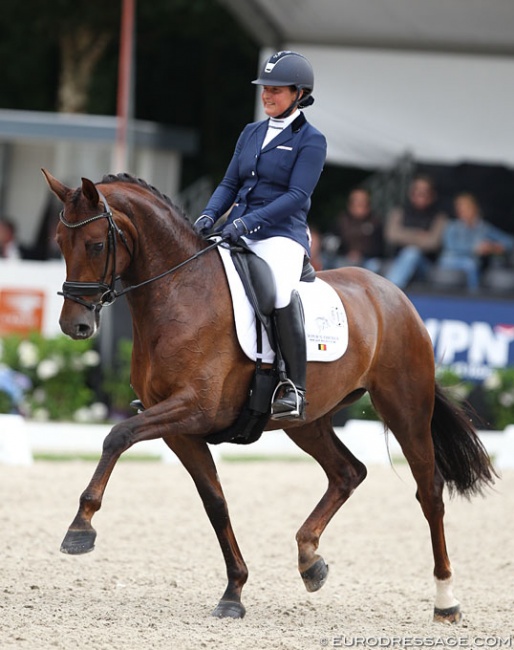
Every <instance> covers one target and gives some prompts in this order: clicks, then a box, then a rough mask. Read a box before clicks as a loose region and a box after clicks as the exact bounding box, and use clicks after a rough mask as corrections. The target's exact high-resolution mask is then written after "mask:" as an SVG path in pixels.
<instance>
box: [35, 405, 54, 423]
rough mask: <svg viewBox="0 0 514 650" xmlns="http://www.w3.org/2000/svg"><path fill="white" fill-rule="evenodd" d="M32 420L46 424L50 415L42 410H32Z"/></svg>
mask: <svg viewBox="0 0 514 650" xmlns="http://www.w3.org/2000/svg"><path fill="white" fill-rule="evenodd" d="M32 419H33V420H37V421H38V422H46V421H47V420H49V419H50V413H49V412H48V411H47V410H46V409H44V408H40V409H34V411H33V412H32Z"/></svg>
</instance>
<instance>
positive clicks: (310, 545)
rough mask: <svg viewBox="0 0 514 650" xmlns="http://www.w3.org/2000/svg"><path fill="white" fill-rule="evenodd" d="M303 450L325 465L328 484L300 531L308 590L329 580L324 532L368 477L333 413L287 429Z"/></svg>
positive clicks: (298, 537) (298, 538)
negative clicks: (334, 424)
mask: <svg viewBox="0 0 514 650" xmlns="http://www.w3.org/2000/svg"><path fill="white" fill-rule="evenodd" d="M286 433H287V435H288V436H289V437H290V438H291V440H293V442H295V443H296V444H297V445H298V446H299V447H300V448H301V449H303V451H305V452H306V453H308V454H309V455H310V456H312V457H313V458H314V459H315V460H316V461H318V463H319V464H320V465H321V467H322V468H323V470H324V471H325V474H326V475H327V478H328V487H327V490H326V492H325V494H324V495H323V497H322V498H321V500H320V502H319V503H318V505H317V506H316V507H315V508H314V510H313V511H312V513H311V514H310V515H309V517H308V518H307V519H306V521H305V523H304V524H303V525H302V527H301V528H300V530H299V531H298V533H297V534H296V541H297V544H298V569H299V571H300V575H301V576H302V579H303V581H304V584H305V587H306V589H307V591H317V590H318V589H320V588H321V587H322V586H323V585H324V584H325V582H326V579H327V575H328V566H327V565H326V564H325V561H324V560H323V558H322V557H321V556H320V555H318V554H317V552H316V551H317V549H318V546H319V540H320V537H321V534H322V533H323V531H324V530H325V528H326V527H327V525H328V523H329V521H330V520H331V519H332V517H333V516H334V515H335V513H336V512H337V511H338V510H339V508H340V507H341V506H342V505H343V503H344V502H345V501H346V500H347V499H348V497H349V496H350V495H351V494H352V492H353V491H354V490H355V488H356V487H357V486H358V485H359V484H360V483H361V482H362V481H363V480H364V479H365V477H366V467H365V466H364V465H363V464H362V463H361V462H360V461H359V460H357V458H355V456H353V455H352V454H351V453H350V451H349V450H348V449H347V448H346V447H345V446H344V445H343V443H342V442H341V441H340V440H339V438H338V437H337V436H336V434H335V433H334V430H333V428H332V423H331V416H324V417H323V418H320V419H319V420H316V421H314V422H311V423H309V424H306V425H303V426H300V427H295V428H292V429H290V430H286Z"/></svg>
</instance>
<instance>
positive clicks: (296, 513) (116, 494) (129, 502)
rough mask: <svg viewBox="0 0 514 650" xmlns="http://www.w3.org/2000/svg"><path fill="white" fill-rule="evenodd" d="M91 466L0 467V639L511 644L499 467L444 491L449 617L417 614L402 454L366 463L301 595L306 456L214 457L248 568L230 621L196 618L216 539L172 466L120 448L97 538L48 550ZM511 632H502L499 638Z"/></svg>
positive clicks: (411, 512) (211, 597)
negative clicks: (489, 478)
mask: <svg viewBox="0 0 514 650" xmlns="http://www.w3.org/2000/svg"><path fill="white" fill-rule="evenodd" d="M93 469H94V465H93V464H92V463H89V462H84V461H76V462H61V463H58V462H37V463H35V464H34V466H32V467H29V468H15V467H6V466H1V467H0V521H1V528H0V539H1V543H2V569H1V587H0V648H1V650H7V649H12V648H16V649H20V650H21V649H30V650H60V649H65V650H71V649H75V648H78V649H82V648H90V649H92V650H99V649H102V650H103V649H105V650H118V649H119V650H121V649H123V650H132V649H133V650H136V649H137V650H141V649H145V650H146V649H147V648H148V649H155V650H161V649H162V650H164V649H166V650H170V649H172V650H174V649H177V650H193V649H195V650H197V649H199V648H200V649H201V648H223V649H225V648H226V649H227V650H229V649H230V650H232V649H234V650H235V649H238V650H239V649H241V648H245V649H255V650H257V649H258V650H267V649H268V648H269V649H271V648H287V649H290V650H311V649H315V648H320V647H391V648H398V647H420V646H421V645H422V644H423V645H424V646H425V647H429V646H432V647H514V637H513V635H514V623H513V621H514V566H513V565H514V560H513V558H514V526H513V523H512V513H513V512H514V471H512V470H509V471H506V472H505V473H504V476H503V479H502V480H501V481H499V482H498V483H497V487H496V491H495V492H489V493H488V495H487V497H486V498H477V499H474V500H473V501H471V502H468V501H466V500H462V499H453V500H451V501H449V500H448V499H446V504H447V510H446V512H447V514H446V532H447V542H448V547H449V553H450V558H451V559H452V563H453V567H454V569H455V582H456V585H455V594H456V596H457V598H459V600H460V601H461V604H462V609H463V613H464V622H463V624H461V625H460V626H458V627H453V626H448V625H436V624H434V623H432V620H431V619H432V609H433V599H434V593H435V590H434V585H433V580H432V553H431V549H430V541H429V533H428V526H427V524H426V522H425V520H424V518H423V515H422V513H421V509H420V507H419V505H418V504H417V502H416V500H415V498H414V492H415V487H414V483H413V480H412V478H411V475H410V471H409V469H408V467H407V466H406V465H402V464H400V465H397V466H396V467H395V469H392V468H391V467H378V466H375V467H373V466H372V467H369V468H368V469H369V475H368V478H367V479H366V481H365V482H364V483H363V484H362V485H361V486H360V487H359V488H358V490H357V491H356V493H355V494H354V495H353V496H352V498H351V499H350V500H349V502H348V503H347V504H346V505H345V506H343V508H342V509H341V510H340V511H339V513H338V514H337V515H336V517H335V518H334V520H333V521H332V522H331V524H330V525H329V527H328V528H327V530H326V531H325V534H324V536H323V538H322V540H321V545H320V552H321V554H322V555H323V557H324V558H325V560H326V561H327V563H328V564H329V565H330V575H329V578H328V581H327V584H326V585H325V586H324V587H323V588H322V589H321V591H319V592H317V593H314V594H308V593H307V592H306V591H305V588H304V586H303V583H302V581H301V579H300V577H299V575H298V572H297V569H296V545H295V533H296V530H297V529H298V528H299V526H300V524H301V523H302V522H303V520H304V519H305V518H306V517H307V515H308V514H309V513H310V511H311V510H312V508H313V507H314V505H315V504H316V502H317V501H318V500H319V498H320V497H321V495H322V493H323V492H324V489H325V478H324V475H323V473H322V471H321V470H320V469H319V467H318V466H317V465H316V464H315V463H314V462H310V461H305V462H289V463H288V462H271V461H269V462H246V463H233V462H220V463H219V473H220V478H221V480H222V483H223V485H224V489H225V493H226V496H227V498H228V502H229V508H230V512H231V516H232V522H233V525H234V528H235V532H236V535H237V537H238V541H239V545H240V547H241V549H242V551H243V554H244V556H245V559H246V562H247V564H248V567H249V570H250V578H249V581H248V583H247V585H246V588H245V590H244V592H243V603H244V605H245V606H246V609H247V614H246V617H245V618H244V619H243V620H237V621H234V620H226V619H225V620H218V619H214V618H212V617H211V616H210V612H211V610H212V609H213V608H214V607H215V606H216V603H217V601H218V599H219V598H220V597H221V595H222V593H223V591H224V589H225V584H226V580H225V569H224V563H223V560H222V557H221V552H220V550H219V547H218V544H217V540H216V538H215V535H214V533H213V531H212V529H211V527H210V524H209V522H208V520H207V516H206V515H205V513H204V511H203V507H202V504H201V502H200V499H199V497H198V495H197V493H196V490H195V488H194V486H193V484H192V482H191V479H190V478H189V476H188V475H187V474H186V472H185V470H184V469H183V468H182V467H181V466H179V465H166V464H162V463H155V462H154V463H152V462H121V463H119V464H118V466H117V467H116V469H115V471H114V474H113V476H112V478H111V482H110V484H109V485H108V487H107V492H106V496H105V499H104V504H103V507H102V510H101V511H100V512H99V513H97V515H96V516H95V518H94V522H93V523H94V525H95V528H96V530H97V531H98V538H97V541H96V549H95V551H94V552H93V553H89V554H87V555H84V556H78V557H77V556H75V557H72V556H67V555H63V554H61V553H59V546H60V543H61V540H62V538H63V536H64V534H65V532H66V529H67V527H68V525H69V524H70V523H71V520H72V519H73V517H74V515H75V512H76V509H77V505H78V497H79V495H80V493H81V492H82V490H83V489H84V488H85V487H86V485H87V483H88V481H89V479H90V477H91V475H92V473H93ZM509 644H510V645H509Z"/></svg>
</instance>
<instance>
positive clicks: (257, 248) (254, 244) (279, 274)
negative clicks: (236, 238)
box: [243, 237, 305, 309]
mask: <svg viewBox="0 0 514 650" xmlns="http://www.w3.org/2000/svg"><path fill="white" fill-rule="evenodd" d="M243 239H244V240H245V242H246V244H248V248H250V249H251V250H252V251H253V252H254V253H255V254H256V255H258V256H259V257H262V259H263V260H265V261H266V262H267V263H268V264H269V266H270V268H271V271H272V273H273V277H274V278H275V286H276V291H277V295H276V298H275V309H281V308H282V307H287V305H288V304H289V303H290V302H291V292H292V291H293V289H297V288H298V283H299V282H300V277H301V275H302V269H303V258H304V256H305V249H304V247H303V246H302V245H301V244H299V243H298V242H296V241H293V240H292V239H289V238H288V237H270V238H269V239H247V238H246V237H244V238H243Z"/></svg>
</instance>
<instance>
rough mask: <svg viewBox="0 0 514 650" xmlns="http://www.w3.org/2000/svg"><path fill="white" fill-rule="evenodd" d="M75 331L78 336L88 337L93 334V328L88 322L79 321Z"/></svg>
mask: <svg viewBox="0 0 514 650" xmlns="http://www.w3.org/2000/svg"><path fill="white" fill-rule="evenodd" d="M75 332H76V335H77V337H78V338H81V339H87V338H88V337H89V336H91V334H92V333H93V330H92V328H91V326H90V325H88V324H87V323H78V324H77V325H76V327H75Z"/></svg>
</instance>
